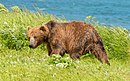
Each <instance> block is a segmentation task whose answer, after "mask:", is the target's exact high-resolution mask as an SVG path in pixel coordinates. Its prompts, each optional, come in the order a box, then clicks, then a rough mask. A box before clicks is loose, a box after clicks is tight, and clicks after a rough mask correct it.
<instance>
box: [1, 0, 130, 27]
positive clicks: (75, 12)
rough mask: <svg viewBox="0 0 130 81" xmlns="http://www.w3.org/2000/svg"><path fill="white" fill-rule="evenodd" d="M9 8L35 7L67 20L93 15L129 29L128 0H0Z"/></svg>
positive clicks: (30, 8) (102, 20) (129, 0)
mask: <svg viewBox="0 0 130 81" xmlns="http://www.w3.org/2000/svg"><path fill="white" fill-rule="evenodd" d="M0 3H2V4H4V5H5V6H6V7H7V8H9V9H10V7H12V6H15V5H17V6H19V7H20V8H25V7H26V8H27V9H29V10H31V11H33V12H34V11H36V10H37V9H40V10H42V11H43V12H48V13H50V14H54V15H56V16H62V17H65V18H66V19H67V20H82V21H84V20H85V18H86V16H93V17H96V19H97V20H98V21H99V23H101V24H104V23H105V24H107V25H116V26H123V27H125V28H128V29H130V0H0Z"/></svg>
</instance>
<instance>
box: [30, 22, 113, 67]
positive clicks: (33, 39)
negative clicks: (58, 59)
mask: <svg viewBox="0 0 130 81" xmlns="http://www.w3.org/2000/svg"><path fill="white" fill-rule="evenodd" d="M28 38H29V41H30V45H29V46H30V47H31V48H36V47H37V46H38V45H40V44H42V43H43V42H44V43H46V44H47V49H48V55H49V56H50V55H52V54H60V55H61V56H63V55H64V54H65V53H68V54H70V57H71V58H72V59H77V58H80V56H81V55H83V54H86V53H88V52H91V53H92V54H94V55H95V57H96V58H97V59H98V60H99V61H101V62H105V63H107V64H108V65H110V63H109V61H108V57H107V54H106V51H105V49H104V45H103V42H102V39H101V37H100V36H99V34H98V33H97V31H96V30H95V28H94V27H93V26H92V25H90V24H86V23H84V22H80V21H72V22H67V23H61V22H56V21H49V22H48V23H46V24H45V25H44V26H37V27H34V28H29V29H28Z"/></svg>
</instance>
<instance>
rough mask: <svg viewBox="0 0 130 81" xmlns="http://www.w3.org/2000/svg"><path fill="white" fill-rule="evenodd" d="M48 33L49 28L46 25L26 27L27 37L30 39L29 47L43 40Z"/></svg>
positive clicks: (35, 45) (34, 46)
mask: <svg viewBox="0 0 130 81" xmlns="http://www.w3.org/2000/svg"><path fill="white" fill-rule="evenodd" d="M48 33H49V29H48V27H47V26H45V25H44V26H37V27H34V28H32V27H28V30H27V37H28V40H29V41H30V44H29V47H30V48H36V47H37V46H39V45H40V44H42V43H43V42H45V40H46V38H47V36H48Z"/></svg>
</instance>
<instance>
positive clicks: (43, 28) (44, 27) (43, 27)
mask: <svg viewBox="0 0 130 81" xmlns="http://www.w3.org/2000/svg"><path fill="white" fill-rule="evenodd" d="M40 30H42V31H48V28H47V27H46V26H45V25H43V26H41V27H40Z"/></svg>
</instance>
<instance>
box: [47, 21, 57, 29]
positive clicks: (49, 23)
mask: <svg viewBox="0 0 130 81" xmlns="http://www.w3.org/2000/svg"><path fill="white" fill-rule="evenodd" d="M56 23H57V22H56V21H54V20H51V21H49V22H48V23H46V25H47V27H49V28H53V27H55V25H56Z"/></svg>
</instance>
